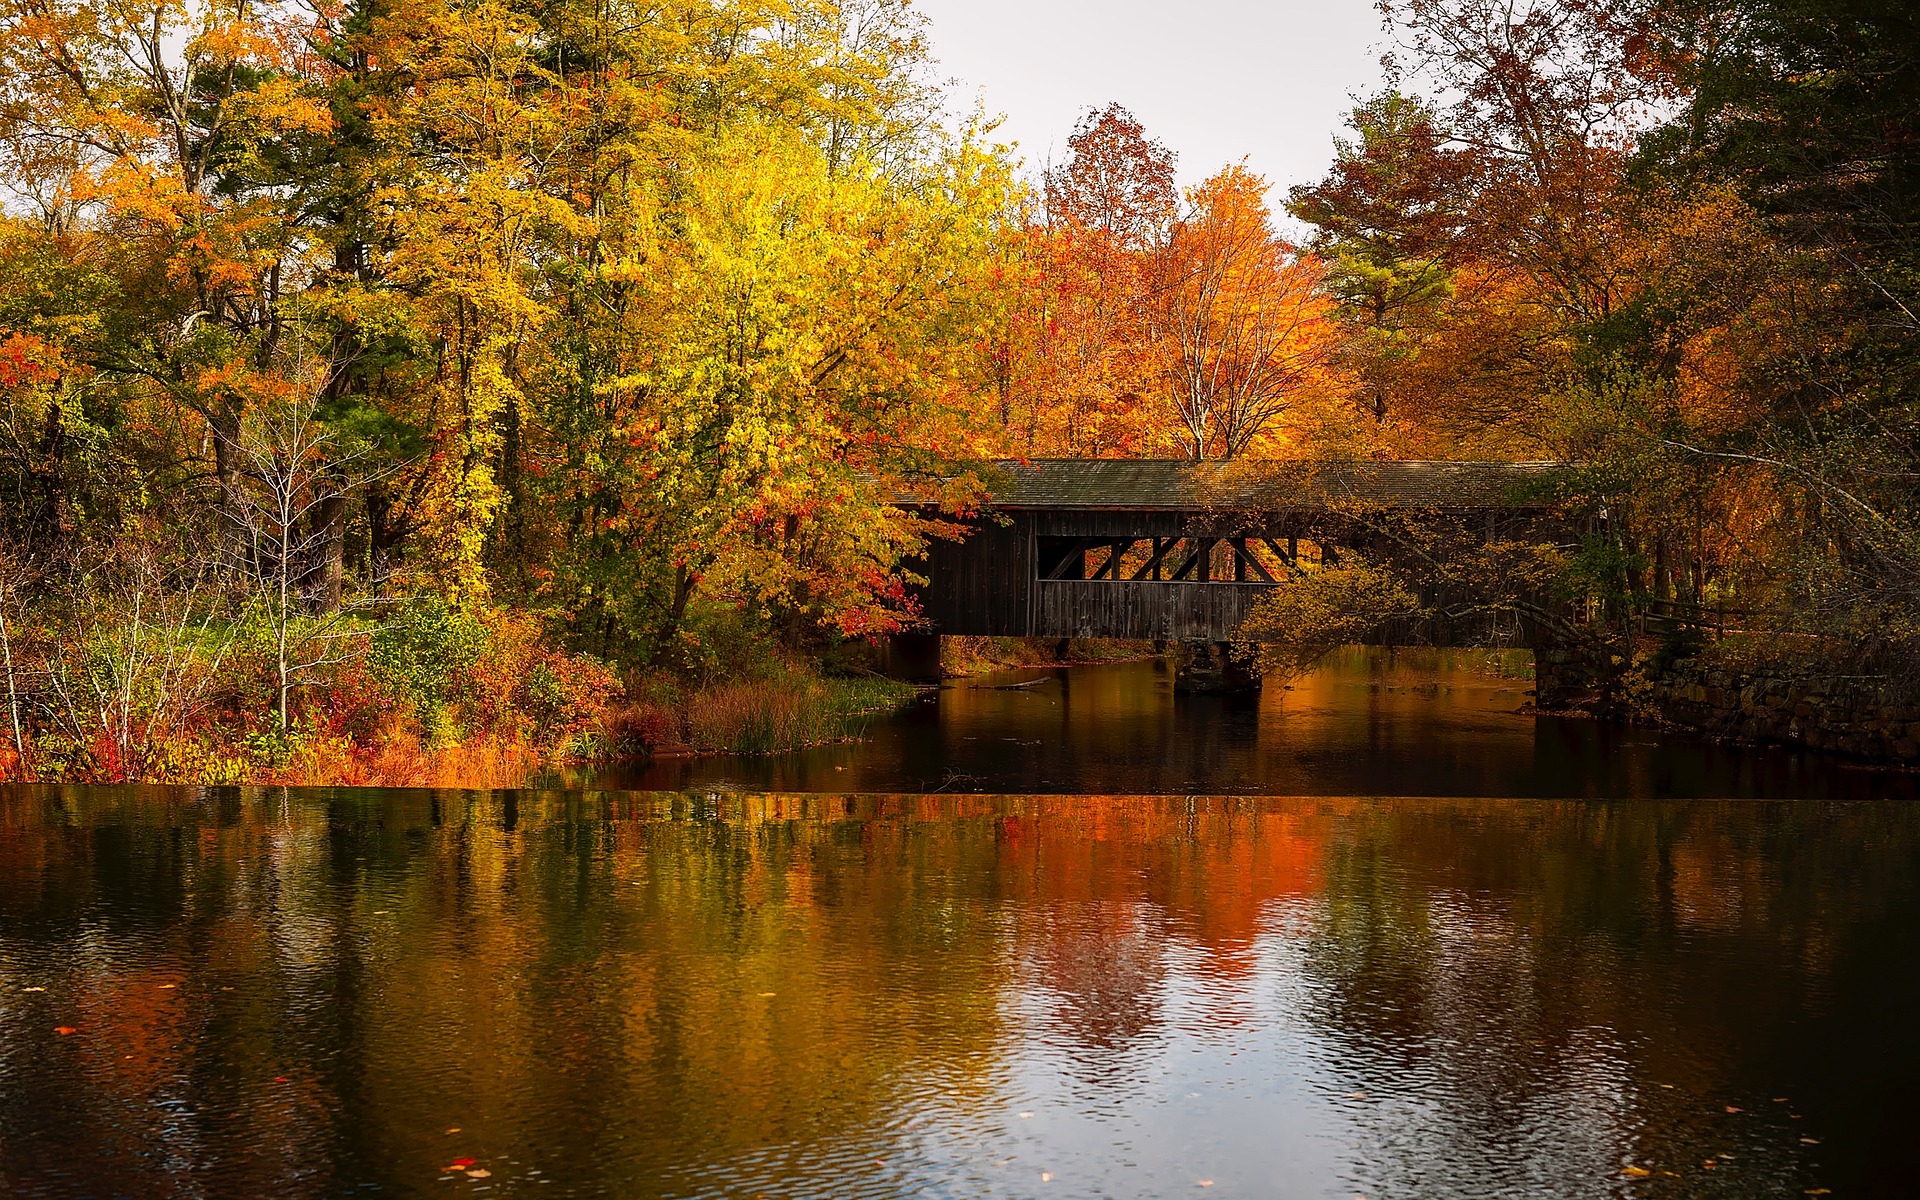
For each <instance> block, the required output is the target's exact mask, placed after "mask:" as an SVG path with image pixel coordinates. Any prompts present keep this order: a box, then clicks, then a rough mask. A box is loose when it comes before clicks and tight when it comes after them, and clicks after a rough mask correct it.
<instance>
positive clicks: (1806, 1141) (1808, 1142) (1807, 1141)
mask: <svg viewBox="0 0 1920 1200" xmlns="http://www.w3.org/2000/svg"><path fill="white" fill-rule="evenodd" d="M1800 1144H1801V1145H1802V1146H1818V1145H1819V1144H1820V1139H1819V1138H1801V1139H1800Z"/></svg>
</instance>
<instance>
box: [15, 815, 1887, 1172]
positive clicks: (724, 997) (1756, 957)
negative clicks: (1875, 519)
mask: <svg viewBox="0 0 1920 1200" xmlns="http://www.w3.org/2000/svg"><path fill="white" fill-rule="evenodd" d="M1915 812H1916V810H1914V809H1913V808H1911V807H1910V806H1907V805H1902V804H1896V803H1852V804H1841V803H1804V804H1795V805H1786V804H1761V803H1730V802H1637V803H1594V802H1577V801H1563V802H1539V801H1534V802H1527V801H1483V800H1421V801H1414V800H1397V801H1396V800H1386V801H1367V800H1350V799H1340V798H1324V799H1291V800H1254V799H1240V800H1221V799H1190V798H1105V797H1081V798H1059V797H1053V798H1047V799H1021V798H998V797H977V796H935V797H924V796H923V797H882V798H874V797H846V796H839V795H811V796H784V797H782V796H716V797H688V796H683V795H634V794H613V793H606V794H585V795H581V794H561V793H517V794H514V793H498V794H485V793H398V792H395V793H381V792H362V793H346V792H331V793H330V792H312V793H291V794H289V793H280V792H252V791H249V792H244V793H236V792H215V793H204V794H203V793H187V792H161V791H146V792H135V791H112V790H80V789H66V790H60V789H13V790H10V791H0V1193H4V1194H6V1195H10V1196H15V1195H18V1196H35V1197H39V1196H47V1197H53V1196H60V1197H66V1196H91V1195H98V1196H109V1195H111V1196H135V1197H144V1196H187V1195H194V1196H253V1195H288V1196H342V1195H348V1194H354V1195H360V1194H371V1193H374V1192H381V1193H387V1192H398V1193H401V1194H408V1195H411V1194H426V1193H431V1194H438V1195H451V1194H454V1193H466V1192H475V1193H480V1192H483V1191H491V1192H493V1193H496V1194H497V1193H508V1194H515V1195H548V1194H551V1195H619V1196H754V1195H766V1196H847V1195H873V1196H905V1195H951V1196H975V1195H1034V1196H1041V1195H1056V1194H1057V1195H1167V1194H1187V1193H1190V1192H1193V1191H1194V1189H1196V1188H1197V1187H1199V1186H1200V1185H1201V1183H1202V1182H1203V1181H1207V1182H1208V1186H1210V1187H1211V1188H1212V1189H1213V1190H1212V1191H1209V1192H1208V1193H1207V1194H1209V1195H1260V1196H1272V1195H1282V1196H1340V1197H1349V1196H1352V1195H1355V1194H1363V1195H1367V1196H1375V1197H1380V1196H1405V1195H1419V1196H1451V1195H1458V1196H1486V1195H1513V1196H1523V1195H1524V1196H1535V1195H1564V1196H1585V1195H1623V1194H1633V1195H1658V1196H1711V1195H1726V1196H1768V1195H1779V1196H1798V1195H1801V1194H1803V1193H1804V1192H1805V1191H1806V1190H1807V1189H1811V1188H1820V1187H1826V1188H1831V1189H1832V1190H1833V1194H1835V1195H1860V1194H1881V1195H1900V1194H1908V1193H1910V1192H1911V1190H1912V1188H1913V1186H1914V1185H1915V1184H1916V1183H1920V1178H1917V1177H1916V1175H1917V1173H1916V1169H1915V1167H1914V1166H1913V1165H1912V1163H1911V1162H1910V1161H1909V1160H1908V1159H1907V1158H1905V1157H1904V1156H1902V1155H1900V1154H1897V1153H1891V1152H1889V1151H1890V1148H1891V1147H1893V1146H1896V1145H1897V1144H1899V1143H1900V1142H1901V1141H1902V1136H1901V1134H1902V1132H1903V1131H1904V1130H1905V1129H1907V1128H1908V1127H1909V1126H1910V1124H1911V1122H1912V1120H1913V1118H1914V1117H1915V1116H1916V1115H1920V1113H1916V1108H1917V1107H1920V1106H1917V1105H1916V1103H1915V1101H1914V1099H1913V1092H1912V1088H1911V1085H1910V1080H1911V1078H1912V1073H1913V1071H1914V1069H1915V1068H1916V1067H1917V1066H1920V1033H1916V1031H1915V1023H1914V1022H1913V1021H1912V1020H1911V1019H1910V1014H1909V1012H1908V1005H1909V1000H1908V998H1909V997H1910V996H1911V995H1913V994H1914V989H1915V986H1916V984H1920V919H1916V918H1920V905H1916V896H1915V881H1916V879H1920V873H1916V871H1915V866H1916V861H1915V860H1916V857H1920V828H1916V817H1915ZM63 1029H65V1030H70V1031H71V1032H65V1033H63V1032H60V1030H63ZM468 1160H471V1161H468ZM1628 1168H1633V1169H1635V1170H1644V1171H1646V1172H1648V1174H1647V1175H1646V1176H1644V1177H1640V1176H1637V1175H1632V1174H1623V1172H1624V1171H1626V1170H1627V1169H1628ZM1194 1194H1198V1193H1194Z"/></svg>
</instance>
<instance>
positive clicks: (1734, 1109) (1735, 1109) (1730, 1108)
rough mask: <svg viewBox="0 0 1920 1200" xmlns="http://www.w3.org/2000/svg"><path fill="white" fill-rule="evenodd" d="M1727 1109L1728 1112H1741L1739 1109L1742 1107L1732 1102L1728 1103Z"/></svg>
mask: <svg viewBox="0 0 1920 1200" xmlns="http://www.w3.org/2000/svg"><path fill="white" fill-rule="evenodd" d="M1727 1111H1728V1112H1730V1113H1737V1112H1739V1111H1740V1109H1739V1107H1738V1106H1736V1105H1732V1104H1729V1105H1727Z"/></svg>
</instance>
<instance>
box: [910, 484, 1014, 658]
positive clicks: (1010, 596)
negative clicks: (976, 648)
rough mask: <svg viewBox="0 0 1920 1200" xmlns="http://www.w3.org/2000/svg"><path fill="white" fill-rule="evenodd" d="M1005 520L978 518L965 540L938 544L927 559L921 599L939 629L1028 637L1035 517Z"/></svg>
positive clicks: (952, 631)
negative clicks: (925, 582)
mask: <svg viewBox="0 0 1920 1200" xmlns="http://www.w3.org/2000/svg"><path fill="white" fill-rule="evenodd" d="M1009 518H1010V519H1009V520H1008V522H1007V523H1006V524H1001V523H1000V522H999V521H996V520H993V519H992V518H984V519H982V520H980V521H978V522H977V523H976V524H975V526H974V528H975V532H973V533H972V534H970V535H968V537H967V539H966V540H965V541H964V542H960V543H959V544H957V545H956V544H954V543H952V542H936V543H934V545H933V546H932V548H931V553H930V554H929V555H928V562H927V586H926V587H925V588H923V589H921V593H920V595H921V603H922V605H923V606H924V611H925V613H926V616H927V619H928V621H929V622H930V623H931V624H932V626H933V628H934V629H936V630H937V631H939V632H941V633H955V634H970V635H986V636H991V637H1027V636H1029V630H1028V623H1029V619H1030V618H1029V613H1028V605H1029V597H1030V595H1031V591H1032V588H1033V585H1034V582H1035V580H1034V576H1035V574H1036V572H1035V571H1034V565H1033V518H1032V517H1031V516H1030V515H1029V514H1026V513H1012V514H1009Z"/></svg>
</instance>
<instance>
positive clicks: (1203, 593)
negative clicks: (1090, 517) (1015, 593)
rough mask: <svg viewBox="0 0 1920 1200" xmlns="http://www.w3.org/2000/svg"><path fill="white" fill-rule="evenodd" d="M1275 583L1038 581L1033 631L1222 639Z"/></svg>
mask: <svg viewBox="0 0 1920 1200" xmlns="http://www.w3.org/2000/svg"><path fill="white" fill-rule="evenodd" d="M1271 586H1272V585H1271V584H1265V583H1153V582H1144V581H1143V582H1140V583H1114V582H1111V581H1109V580H1105V579H1088V580H1079V579H1042V580H1037V581H1036V582H1035V583H1034V602H1033V636H1035V637H1050V638H1052V637H1119V638H1152V639H1164V640H1168V641H1175V640H1180V639H1185V638H1200V639H1205V640H1208V641H1219V640H1222V639H1224V638H1226V637H1228V636H1229V635H1230V634H1231V633H1232V632H1233V631H1234V630H1235V629H1236V628H1238V627H1239V625H1240V622H1241V620H1242V619H1244V618H1245V617H1246V615H1247V613H1248V612H1249V611H1251V610H1252V608H1253V605H1254V603H1255V601H1257V600H1259V598H1260V597H1261V595H1262V594H1264V593H1265V592H1266V591H1267V589H1268V588H1270V587H1271Z"/></svg>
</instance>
